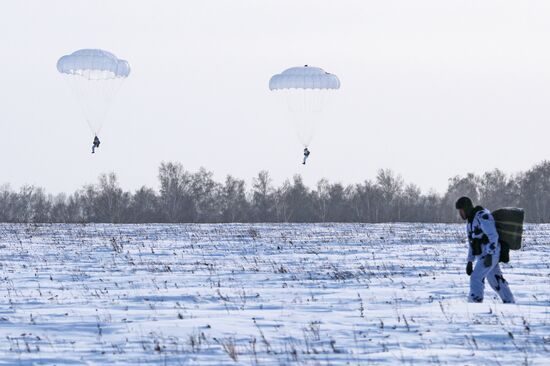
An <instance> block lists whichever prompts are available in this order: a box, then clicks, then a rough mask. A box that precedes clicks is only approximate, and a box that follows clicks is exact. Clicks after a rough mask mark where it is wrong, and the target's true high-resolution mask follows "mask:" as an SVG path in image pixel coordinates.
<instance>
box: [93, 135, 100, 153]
mask: <svg viewBox="0 0 550 366" xmlns="http://www.w3.org/2000/svg"><path fill="white" fill-rule="evenodd" d="M100 143H101V141H99V137H97V136H95V137H94V142H93V145H92V154H94V153H95V149H97V148H98V147H99V144H100Z"/></svg>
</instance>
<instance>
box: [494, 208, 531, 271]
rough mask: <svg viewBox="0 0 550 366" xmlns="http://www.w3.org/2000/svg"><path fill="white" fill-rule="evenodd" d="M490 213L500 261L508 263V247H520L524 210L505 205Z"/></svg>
mask: <svg viewBox="0 0 550 366" xmlns="http://www.w3.org/2000/svg"><path fill="white" fill-rule="evenodd" d="M492 214H493V218H494V219H495V224H496V227H497V232H498V237H499V242H500V245H501V250H500V261H501V262H504V263H508V262H509V261H510V249H511V250H519V249H521V240H522V237H523V220H524V218H525V212H524V211H523V209H522V208H515V207H505V208H499V209H498V210H495V211H493V212H492Z"/></svg>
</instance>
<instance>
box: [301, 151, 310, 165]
mask: <svg viewBox="0 0 550 366" xmlns="http://www.w3.org/2000/svg"><path fill="white" fill-rule="evenodd" d="M309 154H311V153H310V151H309V150H308V148H307V147H306V148H305V149H304V162H303V163H302V164H304V165H306V160H307V158H308V157H309Z"/></svg>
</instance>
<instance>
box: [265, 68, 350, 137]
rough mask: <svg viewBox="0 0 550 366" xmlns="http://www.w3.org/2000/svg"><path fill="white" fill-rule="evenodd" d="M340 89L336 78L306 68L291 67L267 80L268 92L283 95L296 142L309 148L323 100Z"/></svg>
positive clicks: (326, 73)
mask: <svg viewBox="0 0 550 366" xmlns="http://www.w3.org/2000/svg"><path fill="white" fill-rule="evenodd" d="M339 88H340V80H339V79H338V77H337V76H336V75H333V74H330V73H328V72H325V71H324V70H323V69H321V68H319V67H311V66H308V65H305V66H302V67H291V68H290V69H287V70H285V71H283V72H282V73H280V74H277V75H274V76H272V77H271V79H270V80H269V89H270V90H272V91H277V92H279V93H282V94H285V96H286V99H287V104H288V109H289V111H290V112H291V115H292V119H293V121H294V125H295V128H296V134H297V135H298V139H299V140H300V142H301V143H302V145H304V147H308V146H309V144H310V143H311V140H312V139H313V137H314V135H315V132H316V130H317V126H318V124H319V122H320V119H321V117H320V114H321V112H322V110H323V107H324V104H325V101H326V97H327V95H328V94H331V93H332V92H333V91H334V90H337V89H339Z"/></svg>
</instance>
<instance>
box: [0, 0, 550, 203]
mask: <svg viewBox="0 0 550 366" xmlns="http://www.w3.org/2000/svg"><path fill="white" fill-rule="evenodd" d="M549 19H550V2H548V1H527V0H523V1H502V0H499V1H488V0H484V1H452V0H446V1H441V0H434V1H418V0H417V1H410V0H403V1H379V0H378V1H366V0H358V1H351V0H338V1H336V0H333V1H320V0H314V1H298V0H289V1H283V0H272V1H267V0H262V1H258V0H250V1H242V0H232V1H205V0H197V1H183V0H179V1H166V0H163V1H160V0H156V1H152V0H151V1H144V0H140V1H136V0H128V1H120V0H117V1H113V0H111V1H77V0H66V1H52V0H48V1H43V0H36V1H25V0H3V1H2V7H1V11H0V45H1V51H0V52H1V55H2V57H0V126H1V129H2V131H3V138H2V143H0V154H1V158H0V162H1V169H0V183H4V182H6V183H7V182H9V183H11V185H12V187H14V188H17V187H19V186H20V185H22V184H24V183H29V184H36V185H40V186H43V187H45V188H46V189H47V190H48V191H50V192H53V193H55V192H60V191H66V192H72V191H74V190H75V189H77V188H80V187H81V186H82V185H83V184H84V183H91V182H95V181H96V178H97V176H98V175H99V174H100V173H102V172H109V171H114V172H116V173H117V174H118V176H119V179H120V183H121V185H122V186H123V187H124V188H125V189H132V190H133V189H136V188H138V187H140V186H141V185H148V186H151V187H154V188H157V186H158V184H157V169H158V166H159V164H160V162H161V161H179V162H181V163H183V165H184V166H185V167H186V168H187V169H188V170H192V171H194V170H196V169H198V168H199V167H201V166H204V167H205V168H207V169H208V170H212V171H214V173H215V178H216V179H217V180H220V181H221V180H223V179H224V177H225V175H226V174H232V175H234V176H237V177H240V178H245V179H246V180H247V182H250V180H251V178H252V177H253V176H255V175H256V174H257V172H258V171H260V170H262V169H267V170H269V171H270V173H271V175H272V177H273V178H274V182H275V183H276V184H279V183H281V182H282V181H283V180H284V179H286V178H291V177H292V175H293V174H296V173H301V174H302V175H303V177H304V179H305V181H306V183H308V184H309V185H313V184H315V183H316V182H317V181H318V180H319V179H320V178H322V177H326V178H328V179H329V180H331V181H333V182H336V181H339V182H342V183H357V182H362V181H363V180H364V179H372V178H374V177H375V175H376V171H377V170H378V169H380V168H391V169H393V170H394V171H396V172H397V173H400V174H401V175H402V176H403V178H404V179H405V180H406V181H408V182H414V183H417V184H419V185H420V187H421V188H422V189H423V190H424V191H427V190H428V189H430V188H434V189H436V190H438V191H440V192H442V191H444V189H445V188H446V186H447V179H448V178H449V177H450V176H452V175H455V174H464V173H466V172H469V171H473V172H478V173H480V172H483V171H486V170H490V169H494V168H496V167H498V168H500V169H503V170H504V171H506V172H516V171H519V170H525V169H527V168H529V167H531V166H532V165H533V164H534V163H536V162H539V161H541V160H543V159H548V158H549V155H550V146H549V143H548V139H549V135H550V134H549V132H550V128H549V127H548V126H549V124H548V121H549V120H550V108H549V107H550V106H549V103H548V101H549V100H550V46H549V45H550V42H549V38H550V37H549V36H550V22H549V21H548V20H549ZM81 48H102V49H105V50H109V51H111V52H113V53H115V54H116V55H117V56H118V57H119V58H123V59H126V60H128V61H129V62H130V64H131V66H132V73H131V75H130V77H129V78H128V80H127V81H126V82H125V84H124V85H123V86H122V89H121V90H120V92H119V94H118V95H117V99H116V100H115V103H114V104H113V107H112V108H111V111H110V113H109V115H108V118H107V121H106V122H105V125H104V128H103V130H102V134H101V136H100V137H101V138H102V145H101V148H100V150H99V153H98V154H96V155H91V154H90V151H89V150H90V145H91V140H92V137H93V136H92V135H91V133H90V131H89V129H88V126H87V125H86V123H85V120H84V118H83V114H82V111H81V110H80V107H79V105H78V104H77V102H76V100H75V98H74V96H73V95H72V94H71V91H70V89H69V88H68V86H67V84H66V83H65V82H64V80H63V78H62V77H61V75H60V74H59V73H58V72H57V70H56V67H55V65H56V62H57V59H58V58H59V57H60V56H62V55H64V54H68V53H72V52H73V51H75V50H78V49H81ZM303 64H309V65H313V66H319V67H322V68H324V69H325V70H326V71H328V72H331V73H334V74H336V75H338V76H339V77H340V80H341V82H342V88H341V89H340V90H339V91H338V93H337V94H335V95H334V98H332V100H331V101H330V103H329V105H328V107H327V108H326V109H325V114H324V116H325V119H326V120H327V122H326V123H325V125H324V126H323V127H322V129H320V130H319V131H318V133H317V135H316V137H315V140H314V141H313V143H312V145H311V151H312V155H311V157H310V160H309V162H308V165H307V166H305V167H304V166H302V165H301V164H300V159H301V149H302V147H301V145H300V144H299V142H298V140H297V138H296V136H295V133H294V130H293V128H292V127H291V125H289V123H288V122H287V121H285V118H286V113H285V112H286V111H285V106H284V105H282V104H281V103H280V100H279V99H278V98H276V97H275V96H274V95H273V94H272V93H270V92H269V90H268V81H269V78H270V77H271V75H272V74H275V73H279V72H281V71H283V70H284V69H285V68H287V67H290V66H300V65H303ZM498 150H500V151H501V152H500V153H499V154H497V153H496V151H498Z"/></svg>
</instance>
